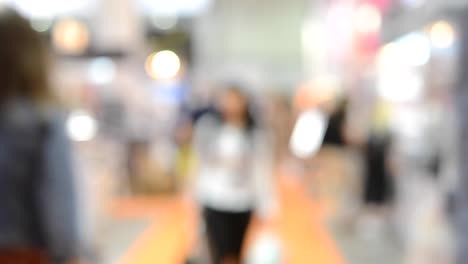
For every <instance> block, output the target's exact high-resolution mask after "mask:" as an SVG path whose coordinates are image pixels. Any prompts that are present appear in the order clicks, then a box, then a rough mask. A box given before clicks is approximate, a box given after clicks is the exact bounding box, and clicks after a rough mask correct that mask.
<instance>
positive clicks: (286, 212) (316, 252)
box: [114, 177, 344, 264]
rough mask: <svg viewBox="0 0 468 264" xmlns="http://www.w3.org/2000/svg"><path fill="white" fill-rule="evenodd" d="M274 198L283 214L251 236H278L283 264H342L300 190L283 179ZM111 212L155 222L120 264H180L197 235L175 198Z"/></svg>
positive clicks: (316, 210) (185, 207)
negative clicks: (263, 233) (261, 232)
mask: <svg viewBox="0 0 468 264" xmlns="http://www.w3.org/2000/svg"><path fill="white" fill-rule="evenodd" d="M278 195H279V200H280V208H281V213H280V214H278V217H276V218H275V219H272V221H271V222H270V223H269V224H268V226H262V227H259V226H258V225H253V226H254V227H253V229H254V230H252V232H251V234H255V233H256V230H259V229H262V228H267V229H271V230H272V231H273V232H274V233H276V234H277V235H278V237H279V239H280V241H281V242H280V243H281V247H282V249H281V250H282V257H283V259H282V263H286V264H302V263H304V264H311V263H319V264H341V263H344V261H343V260H342V258H341V256H340V255H339V252H338V251H337V249H336V248H335V245H334V243H333V241H332V239H331V237H330V236H329V234H328V233H327V232H326V230H325V229H324V228H323V226H322V224H321V214H320V207H319V206H318V205H317V204H316V203H314V202H313V201H311V200H310V199H309V198H308V197H307V195H306V192H305V190H304V188H303V187H302V186H301V184H300V183H298V182H297V181H295V180H294V178H293V177H281V180H280V181H279V184H278ZM114 209H115V210H114V214H115V215H116V216H118V217H151V218H153V219H154V221H153V224H152V225H150V227H149V228H147V230H146V231H145V232H144V233H143V234H142V235H141V236H140V237H139V238H138V239H137V241H135V242H134V243H133V245H132V246H131V247H130V249H129V250H128V252H126V253H125V254H124V256H123V258H122V259H121V261H120V262H119V264H146V263H147V264H155V263H158V264H159V263H160V264H166V263H167V264H179V263H183V260H184V257H185V255H186V254H187V252H189V251H190V248H191V245H192V242H193V241H194V230H196V229H195V227H196V223H195V219H196V217H195V214H194V213H193V210H192V209H191V206H190V205H189V203H187V202H184V200H183V199H178V198H155V199H131V200H121V201H119V202H118V203H117V204H116V208H114ZM249 240H251V239H249Z"/></svg>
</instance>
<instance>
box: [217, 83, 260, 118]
mask: <svg viewBox="0 0 468 264" xmlns="http://www.w3.org/2000/svg"><path fill="white" fill-rule="evenodd" d="M217 106H218V110H219V112H220V115H221V117H222V119H223V120H224V121H225V122H227V123H243V124H244V125H246V126H248V127H249V126H251V125H252V124H253V118H252V115H251V113H250V111H249V99H248V96H247V95H246V94H245V93H244V92H243V91H242V90H241V89H240V88H238V87H237V86H230V87H229V88H227V89H225V90H224V91H223V92H222V93H221V95H220V96H219V98H218V101H217Z"/></svg>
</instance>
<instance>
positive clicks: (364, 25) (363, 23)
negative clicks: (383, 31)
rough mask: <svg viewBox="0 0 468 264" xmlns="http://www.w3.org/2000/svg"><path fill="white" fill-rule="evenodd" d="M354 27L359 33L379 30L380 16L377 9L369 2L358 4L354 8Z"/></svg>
mask: <svg viewBox="0 0 468 264" xmlns="http://www.w3.org/2000/svg"><path fill="white" fill-rule="evenodd" d="M355 16H356V17H355V24H354V26H355V28H356V31H357V32H359V33H363V34H366V33H372V32H377V31H379V30H380V27H381V25H382V16H381V15H380V12H379V10H378V9H377V8H376V7H375V6H373V5H370V4H363V5H360V6H359V7H358V8H357V9H356V14H355Z"/></svg>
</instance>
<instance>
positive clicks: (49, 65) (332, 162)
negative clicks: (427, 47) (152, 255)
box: [0, 1, 468, 264]
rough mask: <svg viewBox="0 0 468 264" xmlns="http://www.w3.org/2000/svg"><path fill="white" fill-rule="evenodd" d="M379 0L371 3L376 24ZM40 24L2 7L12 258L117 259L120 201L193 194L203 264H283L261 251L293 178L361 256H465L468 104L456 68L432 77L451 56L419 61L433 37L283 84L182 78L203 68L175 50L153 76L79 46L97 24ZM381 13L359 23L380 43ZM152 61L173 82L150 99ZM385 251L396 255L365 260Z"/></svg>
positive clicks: (3, 173) (348, 253)
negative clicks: (261, 232)
mask: <svg viewBox="0 0 468 264" xmlns="http://www.w3.org/2000/svg"><path fill="white" fill-rule="evenodd" d="M337 2H340V1H337ZM371 2H372V1H371ZM376 2H379V1H376ZM380 2H387V1H380ZM380 2H379V3H380ZM367 5H368V6H365V8H367V9H365V8H364V10H360V11H361V12H364V15H363V16H364V17H365V16H366V15H367V16H370V17H371V18H373V17H372V16H373V15H375V13H373V12H375V10H374V9H372V8H371V7H369V4H367ZM375 5H377V4H375ZM382 5H383V4H382ZM14 6H15V5H13V7H14ZM331 6H332V7H331V8H330V9H331V10H334V9H333V5H331ZM377 6H378V5H377ZM342 11H343V10H342ZM366 12H367V13H366ZM345 13H346V12H344V13H343V14H345ZM168 18H169V17H166V20H167V21H162V22H165V23H166V24H167V23H169V22H171V21H170V20H169V19H168ZM367 18H368V17H367ZM271 19H274V18H271ZM34 22H37V21H34V20H30V19H29V18H26V17H25V15H24V13H22V12H20V11H18V10H17V8H12V7H11V5H9V6H8V7H7V6H2V5H1V1H0V87H1V89H0V197H1V199H0V263H5V264H23V263H24V264H39V263H41V264H42V263H43V264H47V263H57V264H62V263H63V264H69V263H93V264H94V263H107V262H106V261H105V260H104V259H105V258H104V257H103V256H104V255H105V252H104V251H105V250H104V249H105V248H106V244H109V243H111V242H112V241H109V238H108V237H107V236H106V234H107V233H106V232H109V230H108V229H107V228H108V225H109V223H110V221H111V217H112V216H110V215H109V207H110V205H111V204H113V202H114V201H115V200H116V199H118V198H122V197H130V198H132V197H177V198H180V199H182V200H184V201H185V200H188V203H189V204H190V208H192V209H193V211H195V212H196V213H195V215H196V221H197V224H196V225H195V226H196V228H197V230H196V231H195V234H196V236H197V237H196V238H195V241H196V242H195V243H194V244H196V245H194V246H193V248H192V249H191V250H190V252H188V253H187V256H186V261H187V263H214V264H231V263H234V264H235V263H243V262H245V261H243V259H244V258H246V259H248V261H247V263H254V264H259V263H281V260H280V256H281V253H280V252H279V251H281V247H277V245H276V244H274V243H273V244H271V240H268V239H267V241H266V242H265V241H262V240H261V239H259V240H258V241H257V240H255V241H254V243H253V244H254V245H253V248H254V249H255V248H260V249H257V250H260V251H261V250H264V252H263V251H262V253H260V254H255V253H253V255H252V256H250V258H248V257H246V255H248V254H246V253H245V245H246V241H247V234H248V230H249V228H250V227H251V226H252V225H253V223H257V224H258V223H260V225H268V223H270V222H271V221H272V219H275V217H278V214H281V213H282V212H283V210H281V208H280V204H281V203H280V202H279V200H280V199H282V198H281V197H280V194H279V192H278V185H279V184H282V182H283V181H282V180H281V179H282V178H288V177H289V178H291V180H293V181H296V182H298V183H299V184H300V185H301V186H304V189H305V190H306V192H307V197H308V199H310V201H312V202H313V203H314V204H319V205H320V208H321V209H320V210H321V211H323V219H320V221H322V222H323V225H324V227H325V228H326V230H328V232H329V234H330V236H331V237H333V239H334V240H335V242H336V245H337V248H338V251H339V252H340V253H341V254H342V255H343V256H344V259H346V262H347V263H351V264H367V263H369V264H371V263H387V262H384V260H385V259H392V260H394V261H393V262H391V263H403V264H420V263H421V264H423V263H424V264H431V263H434V264H435V263H437V264H440V263H444V264H445V263H447V264H449V263H463V260H460V258H461V257H460V256H459V254H460V253H459V252H458V251H457V249H460V248H463V247H466V246H467V245H463V244H460V243H463V241H465V239H464V238H463V237H461V239H457V238H458V237H457V236H456V235H455V234H457V232H455V230H457V229H456V228H458V227H460V226H461V229H462V230H464V229H463V226H465V225H466V223H465V222H466V220H465V221H463V220H464V218H463V217H459V218H457V217H456V215H457V214H456V213H457V212H458V213H460V212H464V211H463V195H462V196H460V195H459V193H458V192H460V189H462V188H460V182H463V181H461V180H460V177H461V173H460V172H459V169H460V168H461V164H459V163H460V161H461V158H460V155H459V153H461V152H460V148H462V147H463V144H462V141H463V140H464V139H463V138H462V136H461V135H463V131H464V130H463V129H461V128H459V126H458V125H460V124H462V122H461V121H460V120H462V116H460V114H459V113H457V108H456V106H457V104H463V102H462V103H460V102H458V101H456V99H457V91H456V89H455V88H453V86H455V82H456V80H455V79H456V78H455V77H453V76H449V74H447V76H445V75H444V78H442V77H439V78H438V79H437V78H436V77H437V76H433V75H437V74H438V73H443V71H442V70H440V71H438V70H437V67H439V68H440V67H443V66H440V65H439V64H443V65H446V67H444V68H450V67H453V64H455V61H456V60H454V59H453V58H452V57H453V56H454V55H453V54H451V53H449V54H448V55H447V54H445V53H443V54H442V55H441V54H438V55H437V54H436V55H435V56H436V58H434V59H433V60H434V61H435V62H434V63H433V64H434V65H435V66H433V67H428V68H427V69H420V68H417V67H423V65H422V64H425V63H422V64H420V62H421V60H424V59H425V58H424V56H425V54H424V52H423V51H421V50H422V49H424V43H425V42H424V41H425V40H422V42H421V39H420V36H419V35H411V34H413V33H411V34H410V35H408V36H404V37H402V38H401V39H397V40H395V41H394V42H391V43H389V44H386V45H382V47H381V48H380V49H377V47H374V45H376V44H375V43H374V42H373V41H372V40H373V38H372V36H371V37H370V38H369V39H371V40H369V39H367V38H366V39H367V40H366V41H368V42H369V43H368V42H365V43H355V44H354V46H355V47H354V46H353V47H354V48H357V49H358V50H359V51H358V53H359V52H360V53H359V56H361V60H362V61H359V62H358V63H356V62H354V64H353V63H351V62H350V61H347V62H346V63H344V65H345V66H346V67H349V68H353V67H355V69H354V70H350V69H348V71H347V72H339V71H338V70H336V72H337V73H334V74H316V75H314V77H311V78H309V79H310V81H301V80H299V79H297V80H295V81H294V84H293V85H285V86H286V87H284V88H278V89H271V88H268V85H269V83H268V82H261V81H260V82H257V83H256V82H248V81H245V79H242V78H237V77H236V75H233V76H230V77H229V78H214V77H213V80H209V79H210V78H207V77H205V79H207V80H206V81H200V80H198V81H194V80H192V79H190V78H188V77H187V78H183V77H180V76H181V75H183V74H187V75H189V73H191V72H190V71H189V66H190V64H189V63H187V65H188V66H187V65H185V67H186V68H185V69H181V67H182V66H184V65H182V64H183V62H181V60H180V58H179V57H178V56H177V54H176V53H174V52H172V51H170V50H162V51H159V52H156V53H152V54H151V55H150V56H149V57H148V58H147V60H146V62H145V63H141V64H142V65H143V64H144V67H140V68H142V69H141V72H143V73H140V71H139V70H140V69H139V67H137V66H135V65H136V62H135V61H140V60H141V58H140V57H138V56H135V57H131V58H130V59H125V58H121V57H122V56H124V55H122V54H119V52H116V54H110V55H108V56H109V57H112V58H113V59H109V58H107V57H103V56H99V57H98V58H94V55H93V51H89V50H88V51H87V52H88V54H87V55H83V56H82V57H80V55H78V54H79V52H80V50H81V48H82V47H81V46H80V45H82V44H83V43H82V42H83V41H88V38H89V36H88V35H87V33H86V34H85V33H84V31H83V28H82V25H81V24H79V23H78V22H77V21H73V20H71V19H69V20H63V21H60V22H57V24H56V26H55V27H56V28H55V30H54V31H53V32H52V33H50V35H44V34H42V33H39V32H38V30H37V27H39V26H40V25H45V24H44V23H45V22H44V21H42V22H44V23H43V24H40V23H39V24H38V23H34ZM162 22H161V21H159V24H158V25H160V23H162ZM367 22H368V23H367V24H366V23H364V25H362V23H361V24H359V25H360V26H361V27H360V28H359V30H361V31H360V33H363V32H364V33H365V34H366V36H367V34H370V33H372V32H373V31H372V30H375V28H373V27H372V23H373V22H375V21H374V20H372V19H370V20H369V21H367ZM60 23H62V24H60ZM67 23H68V24H67ZM103 23H104V22H103ZM438 23H439V24H437V23H436V24H435V25H434V27H437V28H435V29H433V28H432V29H433V30H432V31H431V32H430V34H431V36H432V37H433V41H435V40H439V42H437V41H435V42H434V43H435V44H434V45H436V44H438V45H439V46H441V45H443V44H446V43H441V42H442V41H441V40H440V38H443V37H444V36H445V37H446V38H449V37H450V36H452V35H448V34H449V33H450V32H451V33H450V34H452V33H453V32H452V31H450V30H449V29H450V28H449V26H450V24H448V23H447V22H438ZM441 23H442V24H441ZM443 23H445V24H443ZM166 24H164V23H163V26H164V25H166ZM366 25H367V26H366ZM335 26H336V25H335ZM379 26H380V22H379ZM337 27H338V26H337ZM60 30H62V31H63V32H62V31H60ZM130 31H131V30H130ZM60 32H62V33H60ZM434 32H435V33H434ZM374 33H375V32H374ZM47 34H49V33H47ZM437 34H438V35H437ZM444 34H445V35H444ZM370 35H372V34H370ZM154 36H156V38H157V37H158V36H159V35H158V34H154ZM418 36H419V37H418ZM434 36H435V37H434ZM316 37H317V38H320V36H318V35H317V36H316ZM322 37H323V36H322ZM374 37H375V36H374ZM437 37H439V39H437ZM125 38H129V36H127V35H126V36H125ZM150 39H151V38H150ZM168 39H172V40H174V39H176V42H177V41H182V42H183V40H184V39H185V37H184V35H183V34H181V35H177V34H174V35H171V37H168ZM434 39H435V40H434ZM451 40H452V41H453V36H452V39H451ZM49 41H55V43H54V45H55V51H51V47H50V45H49ZM151 41H154V40H151ZM166 41H167V42H170V41H171V40H167V39H166ZM418 41H419V42H418ZM446 41H448V40H446ZM156 42H157V41H156ZM318 42H319V41H317V43H318ZM164 43H166V42H164V40H159V42H158V44H157V45H159V46H158V47H163V48H164V47H165V45H168V44H167V43H166V44H164ZM421 43H423V44H422V46H418V45H419V44H421ZM184 45H185V44H182V45H181V46H184ZM284 45H286V44H284ZM329 45H330V47H334V45H332V44H331V43H329ZM369 45H370V46H372V47H373V48H372V49H376V50H378V51H375V54H374V59H369V57H370V54H368V53H367V52H369V51H368V49H370V48H369V47H370V46H369ZM460 45H466V46H468V44H467V43H463V44H460ZM415 46H416V50H414V49H413V50H410V49H412V48H414V47H415ZM184 47H185V46H184ZM309 48H310V47H309ZM161 49H162V48H161ZM265 49H266V48H265ZM344 49H345V48H343V50H344ZM460 49H461V48H460ZM77 51H78V53H75V54H74V52H77ZM81 51H82V50H81ZM70 52H71V53H70ZM108 52H110V53H112V52H113V51H108ZM186 52H187V53H190V52H188V51H186ZM412 52H413V53H414V54H416V53H417V54H416V55H415V56H413V57H414V58H413V57H411V54H408V53H412ZM180 53H181V54H183V53H184V52H182V51H181V52H180ZM356 56H358V55H356ZM437 56H439V57H437ZM64 57H65V59H64ZM78 57H79V58H78ZM83 57H84V58H83ZM89 57H91V59H90V58H89ZM332 57H333V56H332ZM406 59H407V60H408V61H407V60H406ZM73 60H78V61H79V62H78V64H79V63H84V62H83V61H87V60H92V62H91V64H90V67H89V73H88V74H89V75H90V78H91V80H92V82H91V83H92V84H90V83H85V82H81V83H80V84H79V85H74V86H73V87H71V86H72V85H70V89H56V88H54V87H55V85H56V84H57V83H58V84H59V85H64V86H67V84H70V83H67V81H68V79H73V80H75V81H76V80H77V79H80V77H79V76H80V74H82V73H77V71H78V70H75V69H77V68H78V67H79V66H77V65H75V64H73V63H75V62H76V61H75V62H70V61H73ZM81 60H83V61H81ZM113 60H116V61H119V62H118V63H117V64H114V62H113ZM332 60H333V59H332ZM350 60H351V59H350ZM119 63H121V64H119ZM374 64H375V65H374ZM418 64H420V65H418ZM181 65H182V66H181ZM340 65H341V66H343V65H342V64H340ZM370 65H374V67H375V69H373V70H371V69H370V68H371V66H370ZM346 67H344V68H346ZM143 68H144V69H143ZM416 68H417V69H418V70H416ZM137 69H138V70H137ZM145 71H146V73H147V74H148V75H149V76H150V77H151V78H152V79H154V80H157V81H158V83H157V84H155V83H151V84H150V85H149V86H151V87H149V88H148V89H147V90H145V91H146V92H145V93H137V92H134V91H135V90H136V89H137V87H140V86H141V87H143V86H145V84H139V83H138V81H135V80H134V79H132V78H133V77H135V76H138V77H137V78H136V79H143V77H141V75H143V74H144V72H145ZM184 71H185V72H184ZM353 71H360V72H359V73H354V72H353ZM361 71H362V72H361ZM433 71H434V72H433ZM134 72H138V73H134ZM128 73H133V75H131V76H127V75H126V74H128ZM67 74H68V75H70V76H66V75H67ZM115 76H118V77H115ZM422 76H423V77H422ZM108 78H111V79H112V78H120V80H119V83H120V86H119V85H114V86H112V85H108V84H107V79H108ZM145 78H147V76H146V75H145ZM272 78H273V77H272ZM422 78H427V79H429V81H427V82H426V83H425V85H423V84H421V82H422V81H421V79H422ZM431 78H432V79H431ZM161 79H164V80H165V81H160V80H161ZM174 79H177V81H174ZM219 79H221V80H219ZM93 82H94V83H93ZM258 83H260V84H258ZM93 85H94V86H93ZM423 86H424V87H425V90H424V91H421V89H422V88H421V87H423ZM96 87H99V89H97V88H96ZM96 90H98V92H96ZM460 126H461V125H460ZM461 192H463V190H462V191H461ZM457 195H458V196H457ZM460 197H461V198H460ZM457 198H458V199H459V200H458V201H459V203H458V204H457V203H456V201H457ZM460 204H461V206H460ZM457 205H458V206H457ZM321 215H322V214H321ZM456 220H459V222H456ZM456 223H458V225H457V224H456ZM122 228H125V227H122ZM459 234H461V233H459ZM272 236H274V234H273V235H272ZM255 243H260V244H261V245H260V246H259V245H255ZM262 243H263V244H262ZM269 243H270V244H269ZM251 244H252V243H251ZM357 244H359V245H363V249H357V247H354V248H353V245H357ZM262 245H265V246H264V247H262ZM375 245H380V247H381V248H396V250H395V252H393V253H391V254H390V255H391V256H387V255H385V254H386V253H379V254H380V255H378V256H377V257H376V258H377V259H374V260H369V259H367V260H365V257H362V258H359V257H356V256H355V255H356V254H358V255H359V254H361V255H366V254H369V252H366V251H370V250H367V248H372V246H375ZM307 246H310V247H314V245H307ZM265 248H266V249H265ZM350 248H351V249H350ZM155 250H157V249H155ZM272 251H278V252H276V253H277V254H275V253H272ZM356 252H358V253H356ZM271 256H273V257H271ZM457 256H458V259H457ZM262 257H263V258H264V259H263V260H262ZM265 257H266V259H268V257H270V259H269V260H265ZM271 258H276V259H271Z"/></svg>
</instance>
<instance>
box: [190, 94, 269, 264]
mask: <svg viewBox="0 0 468 264" xmlns="http://www.w3.org/2000/svg"><path fill="white" fill-rule="evenodd" d="M266 147H267V144H266V142H265V137H264V134H263V133H261V132H260V129H259V126H258V122H257V121H256V120H255V118H254V116H253V115H252V112H251V108H250V106H249V100H248V97H247V96H246V95H245V94H244V93H243V92H242V90H241V89H239V88H236V87H230V88H228V89H226V90H224V91H223V92H222V93H221V95H220V96H219V97H218V100H217V101H216V106H215V111H211V112H210V113H206V114H205V115H203V117H201V118H200V120H199V121H198V122H197V125H196V129H195V149H196V151H197V159H198V173H197V174H198V177H197V178H198V179H197V183H196V189H197V197H198V200H199V203H200V206H201V207H202V215H203V219H204V222H205V226H206V233H207V237H208V242H209V244H210V249H211V253H212V257H213V261H214V263H215V264H220V263H222V264H226V263H240V259H241V249H242V244H243V241H244V237H245V234H246V231H247V227H248V225H249V223H250V220H251V217H252V214H253V212H254V211H257V210H259V211H260V213H261V214H262V212H263V213H265V212H267V211H268V210H269V208H271V207H270V205H271V203H270V202H271V199H270V198H271V193H269V191H270V188H269V187H268V186H269V185H270V184H271V181H268V177H269V176H270V175H269V174H270V171H269V167H270V166H269V161H270V158H269V156H270V154H271V152H270V151H267V149H266Z"/></svg>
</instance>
